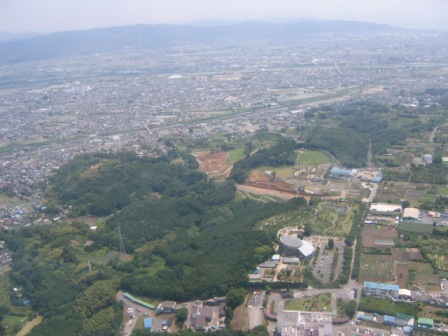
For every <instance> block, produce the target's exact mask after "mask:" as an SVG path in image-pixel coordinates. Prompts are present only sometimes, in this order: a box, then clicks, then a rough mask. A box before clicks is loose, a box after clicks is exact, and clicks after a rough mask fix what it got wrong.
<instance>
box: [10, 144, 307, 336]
mask: <svg viewBox="0 0 448 336" xmlns="http://www.w3.org/2000/svg"><path fill="white" fill-rule="evenodd" d="M46 197H47V199H48V202H49V204H48V210H49V211H67V210H68V209H69V208H70V209H71V210H70V212H69V214H72V215H79V214H88V213H96V214H102V215H108V219H106V220H105V221H99V222H98V228H97V230H96V231H92V230H89V228H88V227H87V226H86V225H85V224H83V223H80V222H76V221H75V222H74V223H73V224H63V223H59V224H57V225H46V226H43V227H29V228H25V229H24V230H16V231H14V232H13V233H12V237H10V238H9V240H8V243H9V247H10V248H11V249H12V250H13V251H14V253H15V257H14V261H13V264H12V271H11V272H10V276H11V279H12V281H13V283H14V285H15V286H18V287H22V288H23V296H24V297H25V298H27V299H29V300H31V304H32V306H33V309H35V310H36V311H37V312H38V313H39V314H41V315H43V316H44V322H43V323H42V324H40V325H39V326H38V327H35V328H34V329H33V331H32V333H31V335H58V334H60V331H61V330H64V335H67V336H68V335H113V333H111V330H118V329H117V328H118V325H117V323H119V321H120V313H119V310H118V307H117V306H116V303H115V294H116V291H117V290H118V289H119V288H121V289H123V290H125V291H130V292H132V293H133V294H135V295H140V296H145V297H149V298H161V299H162V298H163V299H173V300H178V301H184V300H187V299H197V298H208V297H213V296H218V295H225V294H227V293H228V291H230V290H231V289H233V288H239V287H244V286H246V285H247V284H248V277H247V274H248V272H250V271H252V270H253V269H254V268H255V266H256V264H257V263H260V262H262V261H263V260H265V258H267V257H268V256H270V255H271V254H272V253H273V249H272V240H273V236H274V235H273V234H272V233H270V232H267V231H259V230H257V229H256V225H257V223H258V222H259V221H261V220H263V219H266V218H268V217H270V216H274V215H277V214H280V213H284V212H287V211H290V210H292V209H295V208H297V207H300V206H306V202H305V201H304V200H303V199H294V200H293V201H291V202H289V203H283V204H276V203H272V204H263V203H260V204H258V203H255V202H253V201H250V200H248V199H239V198H238V197H236V189H235V185H234V182H233V181H227V182H214V181H209V180H208V179H207V178H206V176H205V175H204V174H202V173H200V172H198V170H197V164H196V161H195V160H194V159H193V158H192V157H191V156H189V155H180V154H178V153H177V152H174V151H173V152H170V154H169V155H168V156H165V157H160V158H139V157H138V156H136V155H134V154H132V153H116V154H85V155H79V156H77V157H75V158H74V159H73V160H72V161H71V162H70V163H69V164H68V165H67V166H65V167H63V168H61V169H60V170H59V171H58V172H57V173H56V174H55V175H54V176H53V177H52V178H51V181H50V188H49V190H48V192H47V194H46ZM118 226H120V228H121V232H122V236H123V241H124V246H125V249H126V252H127V253H128V254H129V256H128V258H125V259H120V258H117V255H118V252H117V250H118V246H119V234H118ZM87 261H90V264H91V266H92V270H93V271H92V272H89V269H88V267H87Z"/></svg>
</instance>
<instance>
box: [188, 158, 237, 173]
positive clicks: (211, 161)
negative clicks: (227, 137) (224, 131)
mask: <svg viewBox="0 0 448 336" xmlns="http://www.w3.org/2000/svg"><path fill="white" fill-rule="evenodd" d="M193 155H194V157H195V158H196V161H197V162H198V164H199V170H201V171H202V172H204V173H205V174H207V176H208V177H221V178H227V177H228V176H229V174H230V170H231V168H232V167H231V166H230V167H229V166H228V165H226V160H227V157H228V156H229V153H228V152H214V153H204V152H200V153H195V154H193Z"/></svg>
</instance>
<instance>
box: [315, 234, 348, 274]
mask: <svg viewBox="0 0 448 336" xmlns="http://www.w3.org/2000/svg"><path fill="white" fill-rule="evenodd" d="M329 239H330V238H323V237H320V239H318V240H314V241H312V244H316V245H314V246H315V247H317V246H319V249H320V251H319V255H316V256H315V257H314V258H316V266H315V267H314V268H313V274H314V276H315V277H316V278H317V279H319V280H320V281H322V282H324V283H328V282H330V275H331V271H332V265H333V262H334V261H335V259H334V254H335V253H336V252H337V253H338V254H339V257H338V264H337V265H335V268H334V273H335V274H334V279H336V278H337V277H338V276H339V274H340V272H341V269H342V262H343V258H342V254H343V251H344V250H343V249H344V243H343V241H342V240H339V239H338V238H333V239H334V242H335V247H334V248H333V249H332V250H326V249H325V248H326V246H327V245H328V240H329Z"/></svg>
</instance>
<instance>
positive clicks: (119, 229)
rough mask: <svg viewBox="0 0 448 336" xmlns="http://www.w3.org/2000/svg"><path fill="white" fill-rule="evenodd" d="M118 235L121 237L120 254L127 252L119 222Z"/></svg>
mask: <svg viewBox="0 0 448 336" xmlns="http://www.w3.org/2000/svg"><path fill="white" fill-rule="evenodd" d="M118 235H119V237H120V242H119V248H120V254H126V249H125V248H124V242H123V236H122V235H121V227H120V224H118Z"/></svg>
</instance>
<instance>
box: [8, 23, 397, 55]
mask: <svg viewBox="0 0 448 336" xmlns="http://www.w3.org/2000/svg"><path fill="white" fill-rule="evenodd" d="M398 29H399V28H395V27H392V26H389V25H381V24H375V23H364V22H362V23H361V22H354V21H304V22H298V23H284V24H278V23H266V22H256V21H254V22H246V23H238V24H233V25H226V26H215V27H204V26H192V25H168V24H158V25H143V24H139V25H133V26H120V27H110V28H96V29H90V30H82V31H67V32H60V33H53V34H49V35H43V36H37V37H33V38H30V39H25V40H19V41H11V42H0V63H20V62H26V61H35V60H44V59H51V58H57V57H65V56H82V55H91V54H95V53H108V52H122V51H123V50H134V51H135V50H158V49H161V48H169V47H172V46H175V45H183V44H195V43H199V44H216V43H222V42H225V41H249V40H272V39H275V40H291V39H297V38H303V37H307V36H312V35H316V34H325V33H333V34H369V33H384V32H391V31H396V30H398Z"/></svg>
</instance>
